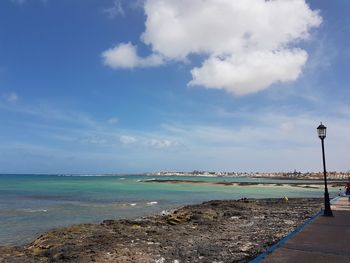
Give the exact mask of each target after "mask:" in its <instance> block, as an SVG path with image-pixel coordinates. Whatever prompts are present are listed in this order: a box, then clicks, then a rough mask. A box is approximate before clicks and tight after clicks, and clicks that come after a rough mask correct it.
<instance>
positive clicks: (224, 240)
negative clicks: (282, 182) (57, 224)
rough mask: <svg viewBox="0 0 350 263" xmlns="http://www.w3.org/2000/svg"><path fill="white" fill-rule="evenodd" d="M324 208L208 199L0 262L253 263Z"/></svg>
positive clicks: (71, 232) (43, 240)
mask: <svg viewBox="0 0 350 263" xmlns="http://www.w3.org/2000/svg"><path fill="white" fill-rule="evenodd" d="M321 206H322V199H294V198H289V199H288V203H285V202H283V200H281V199H259V200H252V199H247V200H224V201H217V200H216V201H209V202H205V203H202V204H198V205H191V206H184V207H181V208H178V209H176V210H171V212H169V213H168V214H164V215H156V216H150V217H147V218H142V219H139V220H128V219H123V220H104V221H103V222H102V223H101V224H81V225H73V226H71V227H68V228H64V229H60V230H55V231H51V232H48V233H46V234H43V235H41V236H40V237H39V238H38V239H36V240H34V241H33V242H32V243H31V244H29V245H27V246H24V247H8V246H7V247H0V262H6V263H11V262H101V263H106V262H134V263H151V262H152V263H154V262H158V263H167V262H169V263H180V262H248V261H250V260H251V259H253V258H254V257H256V256H257V255H258V254H260V253H261V252H263V251H264V250H265V249H266V248H267V247H268V246H270V245H272V244H274V243H276V242H277V241H278V240H279V239H281V238H283V237H284V236H286V235H288V234H289V233H290V232H291V231H293V230H294V227H295V226H298V225H300V224H302V223H303V222H304V221H305V220H306V219H308V218H310V217H311V216H313V215H314V214H315V213H316V212H318V210H319V209H320V207H321Z"/></svg>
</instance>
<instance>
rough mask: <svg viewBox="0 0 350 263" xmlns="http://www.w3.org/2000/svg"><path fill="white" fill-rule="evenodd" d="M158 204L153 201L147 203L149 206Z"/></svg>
mask: <svg viewBox="0 0 350 263" xmlns="http://www.w3.org/2000/svg"><path fill="white" fill-rule="evenodd" d="M156 204H158V202H157V201H153V202H148V203H147V205H156Z"/></svg>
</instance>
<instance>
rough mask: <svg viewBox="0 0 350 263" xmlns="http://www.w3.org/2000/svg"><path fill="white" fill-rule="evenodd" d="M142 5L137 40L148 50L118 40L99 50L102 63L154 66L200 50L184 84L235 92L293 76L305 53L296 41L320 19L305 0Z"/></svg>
mask: <svg viewBox="0 0 350 263" xmlns="http://www.w3.org/2000/svg"><path fill="white" fill-rule="evenodd" d="M144 10H145V14H146V16H147V19H146V22H145V28H146V29H145V32H144V33H143V34H142V36H141V40H142V41H143V42H144V43H145V44H146V45H149V46H150V47H151V49H152V52H153V53H152V54H151V55H150V56H148V57H146V58H141V57H139V56H138V55H137V52H136V47H135V46H133V45H132V44H131V43H127V44H120V45H118V46H116V47H115V48H113V49H110V50H107V51H105V52H104V53H103V57H104V59H105V64H106V65H109V66H111V67H113V68H134V67H146V66H156V65H160V64H162V63H164V62H165V61H171V60H177V61H185V60H187V59H189V55H191V54H199V55H202V56H203V57H204V61H203V64H202V65H201V66H200V67H196V68H194V69H192V71H191V73H192V78H193V79H192V81H190V83H189V85H200V86H204V87H206V88H215V89H218V88H219V89H225V90H228V91H229V92H232V93H235V94H239V95H241V94H247V93H251V92H256V91H259V90H263V89H265V88H267V87H268V86H270V85H271V84H273V83H276V82H286V81H293V80H295V79H297V78H298V77H299V76H300V73H301V71H302V67H303V66H304V64H305V63H306V61H307V53H306V51H304V50H301V49H298V48H296V46H297V44H298V42H300V41H302V40H306V39H308V37H309V32H310V30H311V29H312V28H315V27H318V26H319V25H320V23H321V22H322V18H321V17H320V16H319V13H318V11H313V10H311V9H310V7H309V6H308V5H307V4H306V2H305V0H289V1H285V0H275V1H265V0H235V1H232V0H192V1H186V0H178V1H173V0H146V1H145V3H144ZM152 56H155V57H156V61H157V62H156V63H155V62H153V63H150V58H152Z"/></svg>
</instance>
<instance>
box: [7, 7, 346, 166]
mask: <svg viewBox="0 0 350 263" xmlns="http://www.w3.org/2000/svg"><path fill="white" fill-rule="evenodd" d="M248 2H249V3H248ZM247 4H249V5H247ZM348 10H350V2H349V1H347V0H337V1H327V0H317V1H316V0H315V1H306V2H305V1H303V0H296V1H272V2H270V1H268V2H265V1H262V0H249V1H243V0H237V1H235V2H234V3H232V2H231V1H229V0H223V1H221V2H220V4H218V2H217V1H214V0H194V1H190V2H189V1H185V0H182V1H170V0H162V1H161V0H145V1H136V0H135V1H126V0H119V1H116V0H88V1H79V0H76V1H72V0H59V1H58V0H45V1H43V0H2V1H1V2H0V121H1V129H0V173H113V172H118V173H134V172H147V171H158V170H186V171H190V170H194V169H197V170H216V171H293V170H294V169H296V170H300V171H319V170H321V168H322V162H321V161H322V160H321V152H320V150H321V148H320V147H321V146H320V141H319V139H318V137H317V134H316V127H317V126H318V124H319V122H320V121H323V122H324V124H325V125H326V126H327V127H328V136H327V138H326V141H325V142H326V157H327V166H328V169H329V170H338V171H347V170H349V169H350V166H349V158H348V154H349V152H348V151H349V149H350V139H349V136H348V134H349V133H350V122H349V120H350V104H349V99H350V91H349V88H348V86H349V78H350V77H349V73H348V69H349V66H350V65H349V64H350V63H349V61H350V50H349V46H350V43H349V42H350V37H349V35H350V17H349V16H348Z"/></svg>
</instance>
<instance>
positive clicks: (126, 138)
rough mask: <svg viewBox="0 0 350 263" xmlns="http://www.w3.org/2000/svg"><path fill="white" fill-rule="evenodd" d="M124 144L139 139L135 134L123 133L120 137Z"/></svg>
mask: <svg viewBox="0 0 350 263" xmlns="http://www.w3.org/2000/svg"><path fill="white" fill-rule="evenodd" d="M119 140H120V142H121V143H122V144H133V143H135V142H136V141H137V139H136V138H135V137H133V136H127V135H122V136H120V138H119Z"/></svg>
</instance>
